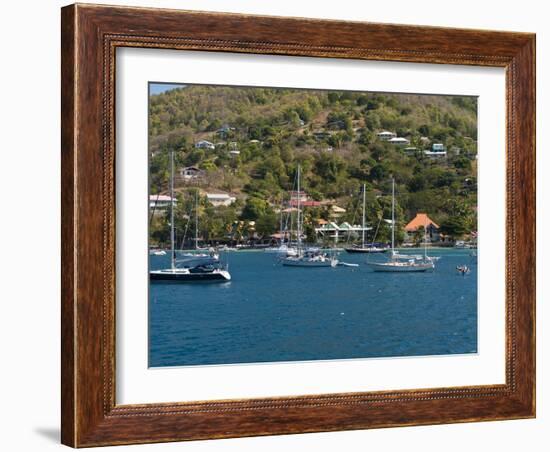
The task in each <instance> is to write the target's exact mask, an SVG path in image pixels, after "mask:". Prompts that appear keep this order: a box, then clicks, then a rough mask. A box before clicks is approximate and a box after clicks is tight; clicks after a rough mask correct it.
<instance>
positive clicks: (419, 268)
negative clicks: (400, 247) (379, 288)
mask: <svg viewBox="0 0 550 452" xmlns="http://www.w3.org/2000/svg"><path fill="white" fill-rule="evenodd" d="M391 195H392V198H391V253H390V256H389V258H388V260H387V261H385V262H367V265H368V266H369V267H370V268H372V269H373V270H374V271H377V272H403V273H404V272H426V271H432V270H433V269H434V268H435V261H434V259H431V258H430V257H428V255H427V249H426V240H427V239H426V228H424V257H423V258H422V259H417V258H416V256H407V255H404V254H399V253H398V252H397V251H396V250H395V180H394V179H393V178H392V183H391Z"/></svg>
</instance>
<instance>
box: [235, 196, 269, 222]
mask: <svg viewBox="0 0 550 452" xmlns="http://www.w3.org/2000/svg"><path fill="white" fill-rule="evenodd" d="M268 206H269V205H268V203H267V201H265V200H264V199H261V198H258V197H255V196H249V197H248V198H247V200H246V203H245V205H244V208H243V211H242V212H241V219H242V220H253V221H256V220H257V219H258V218H260V217H262V216H263V215H265V214H266V211H267V208H268Z"/></svg>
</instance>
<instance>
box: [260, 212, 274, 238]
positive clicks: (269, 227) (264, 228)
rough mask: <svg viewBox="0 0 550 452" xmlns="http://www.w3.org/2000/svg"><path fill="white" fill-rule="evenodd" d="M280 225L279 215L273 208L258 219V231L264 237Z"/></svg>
mask: <svg viewBox="0 0 550 452" xmlns="http://www.w3.org/2000/svg"><path fill="white" fill-rule="evenodd" d="M278 226H279V225H278V221H277V215H276V214H275V212H274V211H273V210H272V209H271V208H269V209H267V210H266V212H265V213H264V214H263V215H261V216H260V217H258V219H257V220H256V232H257V233H258V234H259V235H260V236H262V237H267V236H269V235H271V234H273V233H274V232H275V231H277V228H278Z"/></svg>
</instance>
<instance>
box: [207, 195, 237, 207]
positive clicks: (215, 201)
mask: <svg viewBox="0 0 550 452" xmlns="http://www.w3.org/2000/svg"><path fill="white" fill-rule="evenodd" d="M206 199H208V202H210V204H212V205H213V206H214V207H219V206H230V205H231V204H233V203H234V202H235V201H236V200H237V198H236V197H235V196H232V195H230V194H228V193H221V192H220V193H206Z"/></svg>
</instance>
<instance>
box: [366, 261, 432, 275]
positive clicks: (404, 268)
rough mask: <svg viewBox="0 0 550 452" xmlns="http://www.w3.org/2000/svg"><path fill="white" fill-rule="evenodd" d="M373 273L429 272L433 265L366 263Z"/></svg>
mask: <svg viewBox="0 0 550 452" xmlns="http://www.w3.org/2000/svg"><path fill="white" fill-rule="evenodd" d="M367 265H368V266H369V267H370V268H371V269H372V270H374V271H375V272H392V273H413V272H416V273H418V272H431V271H433V269H434V266H433V265H428V264H426V265H424V264H415V265H395V264H392V263H372V262H370V263H368V264H367Z"/></svg>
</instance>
